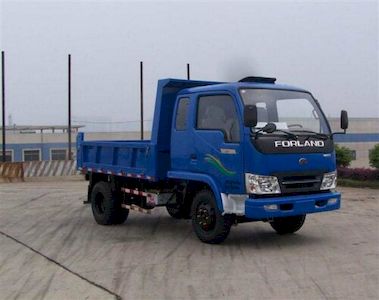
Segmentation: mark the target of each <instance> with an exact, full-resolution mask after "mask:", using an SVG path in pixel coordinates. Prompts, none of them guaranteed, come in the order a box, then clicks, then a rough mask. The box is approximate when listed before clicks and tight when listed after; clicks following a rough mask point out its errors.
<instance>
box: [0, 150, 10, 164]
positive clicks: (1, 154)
mask: <svg viewBox="0 0 379 300" xmlns="http://www.w3.org/2000/svg"><path fill="white" fill-rule="evenodd" d="M2 161H3V151H2V150H0V162H2ZM5 161H6V162H11V161H13V158H12V150H5Z"/></svg>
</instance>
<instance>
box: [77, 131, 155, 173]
mask: <svg viewBox="0 0 379 300" xmlns="http://www.w3.org/2000/svg"><path fill="white" fill-rule="evenodd" d="M83 139H84V134H83V133H79V134H78V140H77V145H78V153H77V155H78V157H77V160H78V167H79V168H80V169H82V170H84V171H85V172H86V171H89V172H96V173H107V174H114V175H118V176H128V177H138V178H146V179H149V180H154V179H155V178H156V177H157V173H156V166H157V164H156V162H155V158H156V155H155V153H156V146H155V145H153V144H152V143H151V141H84V140H83Z"/></svg>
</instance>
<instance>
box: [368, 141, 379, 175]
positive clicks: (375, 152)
mask: <svg viewBox="0 0 379 300" xmlns="http://www.w3.org/2000/svg"><path fill="white" fill-rule="evenodd" d="M368 158H369V161H370V166H371V167H374V168H377V169H379V144H376V145H375V146H374V148H372V149H371V150H370V152H369V155H368Z"/></svg>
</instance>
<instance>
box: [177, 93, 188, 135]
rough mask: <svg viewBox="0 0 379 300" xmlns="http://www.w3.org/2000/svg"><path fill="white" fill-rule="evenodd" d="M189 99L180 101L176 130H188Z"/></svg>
mask: <svg viewBox="0 0 379 300" xmlns="http://www.w3.org/2000/svg"><path fill="white" fill-rule="evenodd" d="M189 101H190V100H189V98H181V99H180V100H179V105H178V110H177V112H176V123H175V129H176V130H186V129H187V115H188V114H187V112H188V107H189Z"/></svg>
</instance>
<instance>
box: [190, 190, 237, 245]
mask: <svg viewBox="0 0 379 300" xmlns="http://www.w3.org/2000/svg"><path fill="white" fill-rule="evenodd" d="M191 212H192V227H193V230H194V231H195V233H196V235H197V237H198V238H199V239H200V240H201V241H202V242H204V243H209V244H219V243H222V242H223V241H224V240H225V239H226V238H227V236H228V235H229V232H230V227H231V226H232V223H233V216H232V215H224V216H223V215H222V214H221V212H220V211H219V209H218V207H217V205H216V200H215V198H214V195H213V193H212V192H210V191H201V192H199V193H198V194H197V195H196V197H195V199H194V200H193V203H192V209H191Z"/></svg>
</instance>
